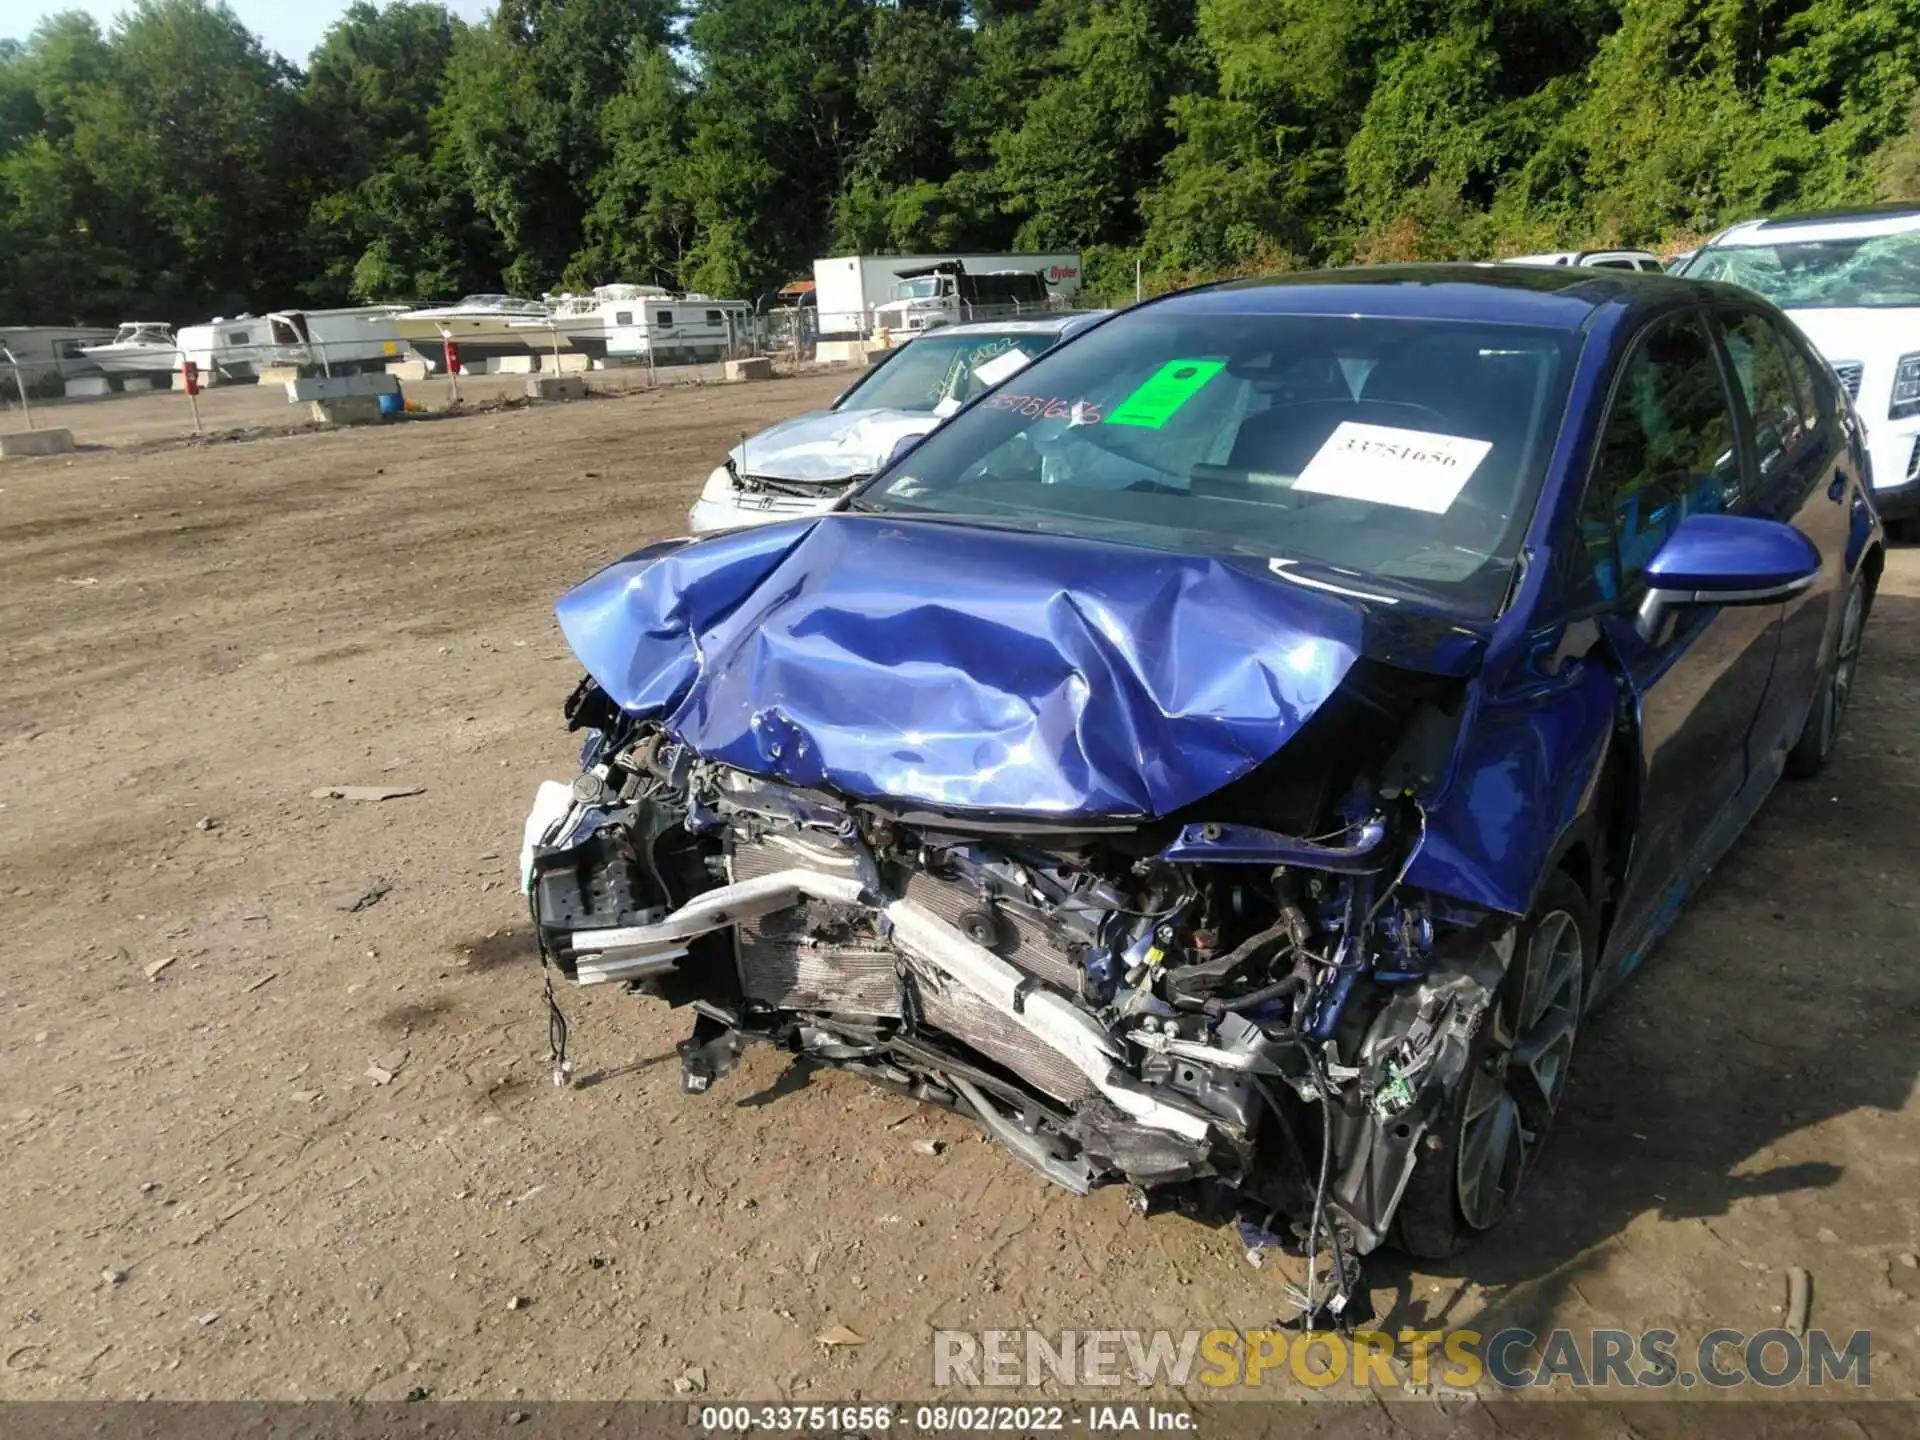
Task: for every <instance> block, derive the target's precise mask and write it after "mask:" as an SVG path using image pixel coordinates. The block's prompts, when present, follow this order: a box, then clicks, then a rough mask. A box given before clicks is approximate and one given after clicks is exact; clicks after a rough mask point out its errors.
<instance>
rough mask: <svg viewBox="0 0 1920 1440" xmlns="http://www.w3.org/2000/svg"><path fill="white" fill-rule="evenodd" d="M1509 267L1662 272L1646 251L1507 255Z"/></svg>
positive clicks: (1585, 251) (1653, 258)
mask: <svg viewBox="0 0 1920 1440" xmlns="http://www.w3.org/2000/svg"><path fill="white" fill-rule="evenodd" d="M1506 263H1507V264H1509V265H1584V266H1585V267H1586V268H1587V269H1589V270H1652V271H1659V270H1664V269H1665V268H1666V267H1665V266H1664V265H1662V264H1661V263H1660V258H1659V256H1657V255H1655V254H1653V253H1652V252H1651V251H1648V250H1550V251H1548V252H1547V253H1546V254H1544V255H1509V256H1508V257H1507V260H1506Z"/></svg>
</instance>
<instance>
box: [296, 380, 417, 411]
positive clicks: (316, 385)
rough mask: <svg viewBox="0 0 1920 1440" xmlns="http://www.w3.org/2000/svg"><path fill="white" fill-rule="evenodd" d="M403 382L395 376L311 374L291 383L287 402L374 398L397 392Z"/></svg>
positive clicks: (302, 402)
mask: <svg viewBox="0 0 1920 1440" xmlns="http://www.w3.org/2000/svg"><path fill="white" fill-rule="evenodd" d="M399 391H400V382H399V380H398V379H396V378H395V377H394V376H392V375H383V374H379V373H377V372H376V373H375V374H372V375H308V376H306V377H305V378H304V379H300V380H289V381H288V382H287V403H288V404H289V405H300V404H305V403H307V402H309V401H315V400H353V399H362V398H364V399H369V400H370V399H373V398H375V397H377V396H381V395H395V394H398V393H399Z"/></svg>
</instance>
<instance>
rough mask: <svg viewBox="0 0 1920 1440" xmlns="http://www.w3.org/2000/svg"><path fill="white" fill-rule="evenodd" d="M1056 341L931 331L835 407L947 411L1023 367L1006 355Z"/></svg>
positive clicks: (1037, 336)
mask: <svg viewBox="0 0 1920 1440" xmlns="http://www.w3.org/2000/svg"><path fill="white" fill-rule="evenodd" d="M1052 343H1053V336H1051V335H1046V334H1023V335H1004V334H1001V335H995V334H974V335H965V336H960V335H953V336H944V335H940V334H938V333H936V334H933V335H929V336H925V337H923V338H921V339H919V340H914V341H912V342H910V343H909V344H908V345H907V346H906V347H905V348H904V349H902V350H901V351H900V352H899V353H898V354H896V355H894V356H892V357H891V358H889V359H888V360H887V361H886V362H885V363H884V364H882V365H881V366H880V368H879V369H878V370H875V371H873V372H872V373H871V374H870V375H868V376H867V378H866V380H865V381H863V382H862V383H861V384H860V385H858V386H856V387H855V388H854V389H853V390H851V391H850V392H848V394H847V397H846V398H845V399H844V400H842V401H841V402H840V404H839V405H837V406H835V407H834V408H836V409H839V410H917V411H921V412H923V413H924V412H931V411H934V410H938V411H940V412H941V413H943V414H945V413H948V412H951V411H953V410H957V409H959V408H960V407H961V406H962V405H964V404H965V403H966V402H967V401H969V400H971V399H972V398H973V397H974V396H975V395H978V394H980V393H981V392H983V391H985V390H987V389H990V388H991V387H992V386H993V385H995V384H996V383H998V382H999V381H1001V380H1004V379H1005V378H1006V377H1007V376H1008V375H1010V374H1012V373H1013V372H1014V371H1015V370H1017V369H1018V368H1019V362H1017V361H1015V360H1010V359H1005V358H1003V357H1005V356H1007V355H1010V354H1017V355H1019V356H1021V357H1023V358H1031V357H1033V356H1035V355H1038V354H1039V353H1040V352H1041V351H1042V350H1045V349H1046V348H1047V347H1048V346H1049V345H1051V344H1052ZM994 361H998V362H999V363H998V364H994V363H992V362H994ZM983 369H984V371H985V373H984V374H981V373H979V372H981V371H982V370H983Z"/></svg>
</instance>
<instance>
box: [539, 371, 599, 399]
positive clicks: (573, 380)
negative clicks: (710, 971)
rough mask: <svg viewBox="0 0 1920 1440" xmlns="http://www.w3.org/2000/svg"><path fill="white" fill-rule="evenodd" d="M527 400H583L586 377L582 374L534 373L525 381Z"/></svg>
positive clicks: (585, 389) (585, 396)
mask: <svg viewBox="0 0 1920 1440" xmlns="http://www.w3.org/2000/svg"><path fill="white" fill-rule="evenodd" d="M527 398H528V399H529V400H584V399H586V398H587V378H586V376H584V375H535V376H533V377H531V378H530V379H529V380H528V381H527Z"/></svg>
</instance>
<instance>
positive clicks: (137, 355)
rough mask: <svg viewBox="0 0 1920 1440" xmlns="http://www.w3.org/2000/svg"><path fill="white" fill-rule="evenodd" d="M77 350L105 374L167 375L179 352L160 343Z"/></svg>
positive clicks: (104, 346) (171, 371)
mask: <svg viewBox="0 0 1920 1440" xmlns="http://www.w3.org/2000/svg"><path fill="white" fill-rule="evenodd" d="M80 353H81V354H82V355H84V356H86V357H87V358H88V359H89V360H91V361H92V362H93V363H94V364H96V365H98V366H99V367H100V368H101V369H102V370H103V371H105V372H106V373H107V374H109V375H171V374H172V373H173V372H174V371H175V370H178V369H179V368H180V351H179V350H178V349H177V348H175V349H169V348H167V347H165V346H160V345H128V346H124V347H123V346H119V345H88V346H84V347H83V348H82V349H81V351H80Z"/></svg>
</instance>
